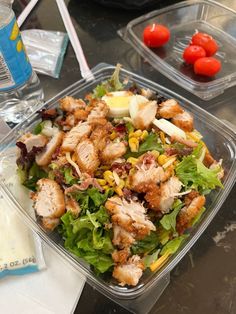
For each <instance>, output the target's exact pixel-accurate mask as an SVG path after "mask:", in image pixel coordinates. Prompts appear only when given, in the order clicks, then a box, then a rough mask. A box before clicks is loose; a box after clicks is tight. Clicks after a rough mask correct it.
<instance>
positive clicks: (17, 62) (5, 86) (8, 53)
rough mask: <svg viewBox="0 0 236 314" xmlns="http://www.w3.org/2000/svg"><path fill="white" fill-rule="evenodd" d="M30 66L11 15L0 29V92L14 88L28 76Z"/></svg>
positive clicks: (21, 83)
mask: <svg viewBox="0 0 236 314" xmlns="http://www.w3.org/2000/svg"><path fill="white" fill-rule="evenodd" d="M31 74H32V67H31V64H30V62H29V59H28V57H27V54H26V52H25V46H24V44H23V42H22V39H21V34H20V31H19V28H18V25H17V22H16V18H15V17H13V19H12V20H11V22H10V23H9V24H8V25H6V26H4V27H3V28H1V29H0V92H1V91H7V90H10V89H15V88H17V87H18V86H20V85H23V84H24V83H25V82H27V80H28V79H29V78H30V76H31Z"/></svg>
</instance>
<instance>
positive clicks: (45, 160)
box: [35, 131, 64, 166]
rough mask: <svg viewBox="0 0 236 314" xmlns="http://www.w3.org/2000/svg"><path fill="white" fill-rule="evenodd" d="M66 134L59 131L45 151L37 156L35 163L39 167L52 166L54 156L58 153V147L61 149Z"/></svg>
mask: <svg viewBox="0 0 236 314" xmlns="http://www.w3.org/2000/svg"><path fill="white" fill-rule="evenodd" d="M63 136H64V133H63V132H61V131H59V132H58V133H56V134H55V135H53V137H52V138H51V140H50V141H49V142H48V143H47V145H46V147H45V148H44V150H43V151H42V152H41V153H39V154H37V155H36V158H35V161H36V163H37V164H38V165H39V166H47V165H49V164H50V162H51V160H52V155H53V154H54V152H55V151H56V149H57V148H58V147H60V145H61V142H62V140H63Z"/></svg>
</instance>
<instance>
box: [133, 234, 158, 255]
mask: <svg viewBox="0 0 236 314" xmlns="http://www.w3.org/2000/svg"><path fill="white" fill-rule="evenodd" d="M158 244H159V241H158V235H157V233H156V232H154V231H152V232H151V233H150V234H149V235H148V236H146V237H145V238H144V239H142V240H140V241H137V242H135V244H133V245H132V247H131V250H132V253H133V254H143V253H145V254H148V253H150V252H152V251H153V250H154V249H155V248H156V247H157V246H158Z"/></svg>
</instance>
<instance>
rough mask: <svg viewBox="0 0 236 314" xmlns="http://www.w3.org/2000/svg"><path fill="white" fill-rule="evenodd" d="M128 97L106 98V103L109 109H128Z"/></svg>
mask: <svg viewBox="0 0 236 314" xmlns="http://www.w3.org/2000/svg"><path fill="white" fill-rule="evenodd" d="M129 102H130V96H117V97H116V96H112V97H107V99H106V103H107V105H108V106H109V107H111V108H128V107H129Z"/></svg>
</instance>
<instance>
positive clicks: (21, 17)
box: [17, 0, 38, 27]
mask: <svg viewBox="0 0 236 314" xmlns="http://www.w3.org/2000/svg"><path fill="white" fill-rule="evenodd" d="M37 2H38V0H31V1H30V2H29V3H28V4H27V6H26V7H25V8H24V10H23V11H22V12H21V14H20V15H19V17H18V19H17V24H18V26H19V27H21V25H22V24H23V23H24V21H25V20H26V18H27V16H28V15H29V14H30V12H31V11H32V9H33V8H34V7H35V5H36V3H37Z"/></svg>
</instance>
